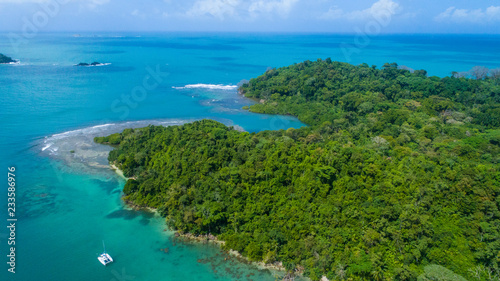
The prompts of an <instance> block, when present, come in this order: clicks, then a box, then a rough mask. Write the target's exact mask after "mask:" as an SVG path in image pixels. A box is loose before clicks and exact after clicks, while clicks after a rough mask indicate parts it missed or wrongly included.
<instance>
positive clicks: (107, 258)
mask: <svg viewBox="0 0 500 281" xmlns="http://www.w3.org/2000/svg"><path fill="white" fill-rule="evenodd" d="M102 247H103V248H104V252H103V253H102V254H101V255H99V256H98V257H97V259H98V260H99V261H100V262H101V263H102V264H103V265H107V264H108V263H112V262H113V258H112V257H111V256H110V255H109V254H108V253H106V246H105V245H104V241H102Z"/></svg>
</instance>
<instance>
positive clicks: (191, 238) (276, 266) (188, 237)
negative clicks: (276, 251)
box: [109, 163, 302, 276]
mask: <svg viewBox="0 0 500 281" xmlns="http://www.w3.org/2000/svg"><path fill="white" fill-rule="evenodd" d="M109 166H110V168H111V169H112V170H114V171H115V173H116V174H117V175H119V176H120V177H121V178H123V179H125V180H129V179H135V178H133V177H132V178H128V177H126V176H125V175H124V174H123V171H122V170H120V168H118V167H117V166H116V165H115V164H114V163H110V164H109ZM124 202H125V205H126V206H127V207H129V208H131V209H133V210H136V211H139V210H147V211H149V212H152V213H156V214H159V213H158V209H156V208H151V207H144V206H139V205H136V204H134V203H132V202H130V201H124ZM166 227H167V228H169V226H168V225H166ZM167 228H166V229H167ZM173 231H174V237H175V238H184V240H185V241H183V242H186V243H189V242H194V243H212V244H215V245H217V246H219V247H222V246H223V245H225V244H226V242H225V241H222V240H219V239H217V237H215V236H213V235H211V234H208V235H194V234H192V233H180V232H179V231H177V230H173ZM227 252H228V253H229V254H230V255H232V256H234V257H235V258H237V259H239V260H240V261H241V262H244V263H250V264H252V265H254V266H256V267H257V268H259V269H269V270H275V271H281V272H286V269H285V267H284V266H283V263H282V262H279V261H276V262H274V263H264V262H256V261H250V259H249V258H247V257H245V256H243V255H242V254H241V253H239V252H237V251H235V250H232V249H231V250H229V251H227ZM296 273H297V274H298V275H300V276H302V272H296Z"/></svg>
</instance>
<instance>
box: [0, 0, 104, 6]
mask: <svg viewBox="0 0 500 281" xmlns="http://www.w3.org/2000/svg"><path fill="white" fill-rule="evenodd" d="M109 1H110V0H0V4H1V3H14V4H22V3H47V2H57V3H59V4H66V3H68V2H80V3H86V4H89V5H96V6H99V5H104V4H107V3H109Z"/></svg>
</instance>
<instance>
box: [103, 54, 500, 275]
mask: <svg viewBox="0 0 500 281" xmlns="http://www.w3.org/2000/svg"><path fill="white" fill-rule="evenodd" d="M476 78H477V79H472V78H463V77H461V78H455V77H445V78H438V77H427V75H426V72H425V71H423V70H420V71H415V72H413V73H412V72H410V71H408V70H404V69H400V68H398V66H397V64H395V63H393V64H386V65H384V66H383V67H382V69H377V68H376V67H374V66H373V67H369V66H368V65H366V64H362V65H359V66H353V65H350V64H346V63H339V62H332V61H331V60H329V59H327V60H318V61H316V62H310V61H306V62H304V63H300V64H295V65H292V66H289V67H284V68H279V69H272V70H269V71H267V72H266V73H265V74H263V75H262V76H260V77H258V78H255V79H252V80H250V81H249V82H248V83H247V84H244V85H243V86H242V87H241V88H240V92H241V93H242V94H244V95H245V96H247V97H250V98H254V99H256V100H257V101H258V103H256V104H255V105H252V106H251V107H250V110H251V111H254V112H260V113H273V114H290V115H294V116H297V117H298V118H299V119H300V120H302V121H303V122H305V123H307V124H308V125H310V126H309V127H304V128H301V129H288V130H279V131H263V132H259V133H246V132H239V131H237V130H235V129H234V128H231V127H226V126H225V125H223V124H220V123H218V122H215V121H212V120H202V121H197V122H194V123H191V124H185V125H183V126H172V127H167V128H165V127H161V126H149V127H146V128H142V129H128V130H125V131H124V132H122V133H121V134H114V135H111V136H108V137H98V138H96V141H97V142H99V143H105V144H111V145H114V146H116V148H115V150H113V151H112V152H111V153H110V155H109V161H110V162H114V163H116V164H117V165H118V166H119V167H120V168H121V169H122V170H123V171H124V173H125V175H127V176H130V177H134V179H130V180H128V181H127V183H126V185H125V187H124V194H125V200H127V201H129V202H133V203H134V204H138V205H143V206H150V207H155V208H158V209H159V210H160V211H161V213H162V214H163V215H165V217H166V218H167V222H168V223H169V225H171V226H172V227H174V228H176V229H178V230H179V231H182V232H191V233H195V234H207V233H212V234H214V235H216V236H217V237H218V238H219V239H221V240H224V241H226V244H225V246H224V247H226V248H227V249H234V250H237V251H239V252H241V253H242V254H243V255H245V256H247V257H249V258H250V259H251V260H255V261H265V262H273V261H282V262H283V264H284V265H285V267H286V268H287V269H289V270H292V269H295V268H304V274H305V275H306V276H308V277H310V278H311V279H312V280H319V279H320V278H321V276H323V275H325V276H327V277H328V278H329V279H330V280H498V279H494V278H498V277H499V264H500V212H499V206H500V153H499V152H500V80H499V79H497V78H494V77H476ZM349 278H350V279H349Z"/></svg>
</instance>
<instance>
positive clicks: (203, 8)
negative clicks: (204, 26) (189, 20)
mask: <svg viewBox="0 0 500 281" xmlns="http://www.w3.org/2000/svg"><path fill="white" fill-rule="evenodd" d="M240 4H241V2H240V1H239V0H200V1H196V2H195V3H194V5H193V7H192V8H191V9H189V10H188V11H187V13H186V15H188V16H192V17H193V16H194V17H197V16H203V15H210V16H213V17H215V18H218V19H221V20H223V19H224V18H225V17H228V16H235V15H236V14H237V11H236V9H237V7H238V6H239V5H240Z"/></svg>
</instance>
